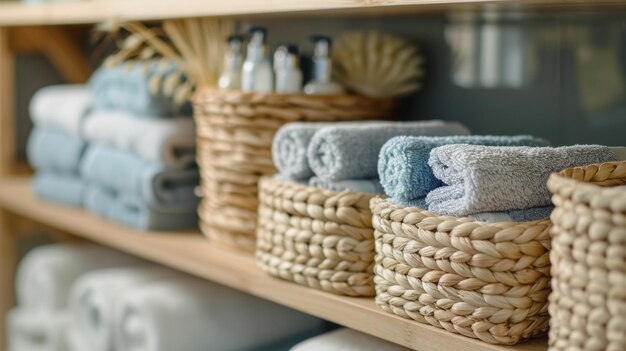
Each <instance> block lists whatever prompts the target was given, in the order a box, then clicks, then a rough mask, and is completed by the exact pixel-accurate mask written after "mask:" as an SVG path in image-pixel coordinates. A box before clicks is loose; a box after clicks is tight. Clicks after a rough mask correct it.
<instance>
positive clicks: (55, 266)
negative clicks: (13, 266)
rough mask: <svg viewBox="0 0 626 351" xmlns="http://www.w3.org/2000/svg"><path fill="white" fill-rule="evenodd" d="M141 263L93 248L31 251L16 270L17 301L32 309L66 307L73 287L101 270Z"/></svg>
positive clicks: (48, 247)
mask: <svg viewBox="0 0 626 351" xmlns="http://www.w3.org/2000/svg"><path fill="white" fill-rule="evenodd" d="M141 262H143V261H141V260H140V259H138V258H136V257H133V256H130V255H127V254H124V253H121V252H119V251H115V250H112V249H109V248H106V247H103V246H98V245H94V244H54V245H46V246H41V247H38V248H35V249H33V250H31V251H30V252H29V253H28V254H27V255H26V256H25V257H24V259H23V260H22V261H21V262H20V264H19V266H18V270H17V280H16V285H17V300H18V303H19V305H20V306H23V307H27V308H32V309H46V310H58V309H64V308H66V307H67V297H68V295H69V292H70V289H71V287H72V284H74V282H75V281H76V279H78V277H80V276H81V275H82V274H84V273H87V272H89V271H93V270H96V269H102V268H110V267H119V266H128V265H133V264H140V263H141Z"/></svg>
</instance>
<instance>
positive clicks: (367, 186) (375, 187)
mask: <svg viewBox="0 0 626 351" xmlns="http://www.w3.org/2000/svg"><path fill="white" fill-rule="evenodd" d="M309 185H310V186H312V187H316V188H321V189H327V190H332V191H353V192H357V193H370V194H382V193H383V192H384V191H383V187H382V186H381V185H380V181H379V180H378V178H374V179H349V180H337V181H333V180H325V179H321V178H319V177H313V178H311V179H310V180H309Z"/></svg>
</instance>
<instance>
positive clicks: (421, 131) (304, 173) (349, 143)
mask: <svg viewBox="0 0 626 351" xmlns="http://www.w3.org/2000/svg"><path fill="white" fill-rule="evenodd" d="M467 134H469V130H468V129H467V128H466V127H464V126H463V125H461V124H459V123H457V122H444V121H439V120H432V121H416V122H382V121H373V122H345V123H333V124H330V123H291V124H288V125H286V126H284V127H282V128H281V129H280V130H279V131H278V133H277V134H276V136H275V138H274V142H273V145H272V157H273V160H274V164H275V165H276V167H277V168H278V171H279V174H278V177H279V178H280V179H283V180H291V181H295V182H300V183H305V182H306V183H308V184H309V185H311V186H315V187H319V188H325V189H329V190H333V191H344V190H348V191H355V192H366V193H382V192H383V189H382V187H381V185H380V182H379V179H378V174H377V163H378V154H379V151H380V149H381V148H382V146H383V145H384V144H385V142H387V140H389V139H391V138H393V137H395V136H399V135H429V136H444V135H467Z"/></svg>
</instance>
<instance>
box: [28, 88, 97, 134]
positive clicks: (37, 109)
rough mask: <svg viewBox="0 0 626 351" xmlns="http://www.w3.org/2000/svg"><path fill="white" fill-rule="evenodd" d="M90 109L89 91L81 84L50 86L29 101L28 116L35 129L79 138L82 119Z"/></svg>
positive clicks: (40, 90)
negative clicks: (61, 132)
mask: <svg viewBox="0 0 626 351" xmlns="http://www.w3.org/2000/svg"><path fill="white" fill-rule="evenodd" d="M90 107H91V90H90V89H89V88H88V87H87V86H86V85H83V84H64V85H52V86H48V87H45V88H42V89H39V91H37V93H35V95H34V96H33V98H32V99H31V100H30V106H29V110H30V116H31V119H32V121H33V123H34V124H35V125H36V126H37V127H44V128H53V129H61V130H63V131H65V132H67V133H70V134H72V135H75V136H80V131H81V123H82V120H83V117H84V116H85V114H86V113H87V111H88V110H89V108H90Z"/></svg>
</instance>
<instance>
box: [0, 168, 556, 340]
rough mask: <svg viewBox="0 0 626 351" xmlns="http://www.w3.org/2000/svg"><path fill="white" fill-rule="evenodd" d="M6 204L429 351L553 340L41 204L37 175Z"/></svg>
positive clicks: (7, 185) (0, 191) (10, 185)
mask: <svg viewBox="0 0 626 351" xmlns="http://www.w3.org/2000/svg"><path fill="white" fill-rule="evenodd" d="M0 207H1V208H4V209H5V210H7V211H9V212H12V213H15V214H17V215H19V216H23V217H26V218H28V219H31V220H34V221H37V222H40V223H42V224H44V225H47V226H50V227H53V228H56V229H60V230H63V231H66V232H69V233H72V234H75V235H77V236H80V237H83V238H85V239H89V240H92V241H95V242H98V243H101V244H104V245H107V246H110V247H114V248H116V249H119V250H122V251H125V252H128V253H131V254H134V255H137V256H140V257H143V258H145V259H148V260H152V261H155V262H158V263H161V264H163V265H166V266H170V267H172V268H175V269H178V270H181V271H184V272H187V273H190V274H193V275H196V276H200V277H202V278H205V279H208V280H211V281H215V282H217V283H220V284H223V285H227V286H230V287H232V288H235V289H238V290H241V291H245V292H247V293H250V294H253V295H256V296H259V297H262V298H265V299H268V300H271V301H275V302H277V303H280V304H283V305H286V306H289V307H292V308H295V309H297V310H300V311H303V312H306V313H309V314H312V315H315V316H318V317H320V318H324V319H326V320H329V321H332V322H335V323H338V324H342V325H344V326H347V327H350V328H353V329H357V330H360V331H363V332H365V333H368V334H372V335H375V336H378V337H380V338H383V339H386V340H389V341H392V342H395V343H398V344H402V345H405V346H407V347H411V348H413V349H415V350H429V351H450V350H464V351H473V350H475V351H490V350H491V351H494V350H498V351H504V350H518V351H539V350H546V349H547V341H546V339H536V340H531V341H529V342H526V343H522V344H520V345H517V346H513V347H505V346H496V345H490V344H486V343H483V342H481V341H478V340H474V339H471V338H466V337H464V336H460V335H455V334H451V333H448V332H446V331H444V330H442V329H438V328H435V327H431V326H428V325H424V324H420V323H417V322H413V321H410V320H406V319H403V318H400V317H398V316H395V315H392V314H389V313H387V312H384V311H383V310H382V309H380V308H378V307H377V306H376V304H375V303H374V301H373V299H372V298H350V297H342V296H336V295H332V294H328V293H324V292H321V291H317V290H314V289H309V288H306V287H302V286H299V285H296V284H293V283H289V282H286V281H282V280H279V279H275V278H272V277H270V276H268V275H267V274H265V273H263V272H262V271H261V270H259V269H258V268H257V267H256V265H255V262H254V257H253V256H252V255H249V254H245V253H240V252H236V251H233V250H231V249H229V248H225V247H221V246H216V245H215V244H213V243H210V242H209V241H208V240H207V239H206V238H205V237H204V236H202V235H201V234H200V233H198V232H186V233H176V232H167V233H165V232H159V233H156V232H138V231H135V230H131V229H128V228H125V227H122V226H119V225H116V224H113V223H110V222H107V221H104V220H102V219H100V218H98V217H96V216H94V215H92V214H90V213H88V212H86V211H83V210H80V209H74V208H69V207H64V206H60V205H56V204H52V203H48V202H44V201H41V200H39V199H37V198H36V197H35V196H34V195H33V193H32V192H31V188H30V178H28V177H19V178H9V179H5V180H2V181H0Z"/></svg>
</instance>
